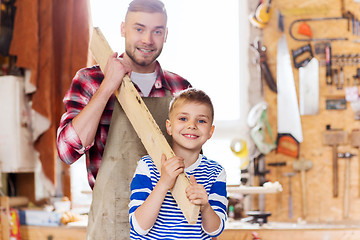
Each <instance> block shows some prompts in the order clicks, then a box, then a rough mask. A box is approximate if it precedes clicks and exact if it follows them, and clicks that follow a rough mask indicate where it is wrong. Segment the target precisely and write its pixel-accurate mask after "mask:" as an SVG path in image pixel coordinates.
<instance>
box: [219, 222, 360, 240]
mask: <svg viewBox="0 0 360 240" xmlns="http://www.w3.org/2000/svg"><path fill="white" fill-rule="evenodd" d="M253 232H255V233H257V235H258V237H259V238H260V239H263V240H289V239H291V240H317V239H319V240H323V239H326V240H337V239H341V240H353V239H359V237H358V236H360V225H359V224H356V223H338V224H333V223H331V224H330V223H329V224H326V223H324V224H320V223H312V224H308V223H306V224H297V223H296V222H269V224H266V225H263V226H259V225H257V224H245V225H242V224H241V223H240V221H233V222H231V223H229V222H228V223H227V224H226V229H225V230H224V232H223V233H222V234H221V235H220V236H219V238H218V240H252V239H254V238H253V235H252V233H253Z"/></svg>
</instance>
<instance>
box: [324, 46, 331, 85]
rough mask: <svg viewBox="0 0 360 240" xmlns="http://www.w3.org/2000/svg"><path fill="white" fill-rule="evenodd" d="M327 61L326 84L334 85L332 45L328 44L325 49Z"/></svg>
mask: <svg viewBox="0 0 360 240" xmlns="http://www.w3.org/2000/svg"><path fill="white" fill-rule="evenodd" d="M325 60H326V84H327V85H328V86H331V85H332V82H333V80H332V71H331V44H330V43H329V44H327V45H326V47H325Z"/></svg>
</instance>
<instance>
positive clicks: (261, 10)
mask: <svg viewBox="0 0 360 240" xmlns="http://www.w3.org/2000/svg"><path fill="white" fill-rule="evenodd" d="M270 5H271V0H267V2H266V3H264V2H263V1H260V3H259V5H258V6H257V8H256V10H255V13H251V14H250V15H249V21H250V23H251V24H252V25H253V26H255V27H257V28H264V27H265V26H266V24H267V23H268V22H269V21H270V16H271V9H270Z"/></svg>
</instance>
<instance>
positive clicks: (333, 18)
mask: <svg viewBox="0 0 360 240" xmlns="http://www.w3.org/2000/svg"><path fill="white" fill-rule="evenodd" d="M344 19H346V20H348V19H347V18H344V17H325V18H304V19H297V20H295V21H293V22H292V23H291V24H290V26H289V34H290V36H291V37H292V38H293V39H294V40H296V41H304V42H308V41H345V40H348V38H346V37H333V38H297V37H295V36H294V34H293V33H292V27H293V26H294V24H296V23H301V22H312V21H329V20H344Z"/></svg>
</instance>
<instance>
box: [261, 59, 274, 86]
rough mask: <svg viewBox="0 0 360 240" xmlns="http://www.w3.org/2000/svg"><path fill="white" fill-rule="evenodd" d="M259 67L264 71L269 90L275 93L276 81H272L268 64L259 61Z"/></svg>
mask: <svg viewBox="0 0 360 240" xmlns="http://www.w3.org/2000/svg"><path fill="white" fill-rule="evenodd" d="M260 67H261V70H262V71H263V73H264V78H265V82H266V84H267V85H268V86H269V88H270V90H271V91H273V92H275V93H276V92H277V87H276V82H275V81H274V78H273V76H272V74H271V72H270V69H269V66H268V65H267V63H266V62H261V63H260Z"/></svg>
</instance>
